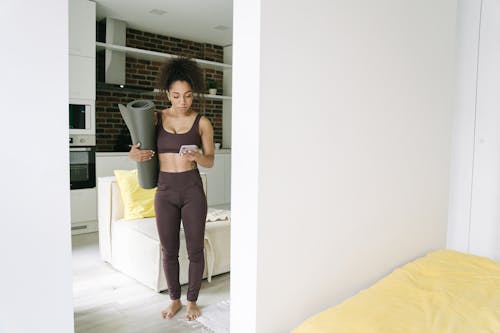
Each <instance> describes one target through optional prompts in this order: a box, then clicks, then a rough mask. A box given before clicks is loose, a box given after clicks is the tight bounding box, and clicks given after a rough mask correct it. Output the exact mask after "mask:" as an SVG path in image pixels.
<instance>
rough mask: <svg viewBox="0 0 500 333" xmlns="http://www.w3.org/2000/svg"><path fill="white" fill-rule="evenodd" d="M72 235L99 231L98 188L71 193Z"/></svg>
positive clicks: (72, 191)
mask: <svg viewBox="0 0 500 333" xmlns="http://www.w3.org/2000/svg"><path fill="white" fill-rule="evenodd" d="M70 205H71V230H72V234H79V233H85V232H94V231H97V195H96V188H95V187H94V188H88V189H79V190H71V191H70Z"/></svg>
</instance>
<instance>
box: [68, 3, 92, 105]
mask: <svg viewBox="0 0 500 333" xmlns="http://www.w3.org/2000/svg"><path fill="white" fill-rule="evenodd" d="M95 17H96V14H95V2H91V1H88V0H70V1H69V98H78V99H89V100H95V61H96V60H95V33H96V28H95Z"/></svg>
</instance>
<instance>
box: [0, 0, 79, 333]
mask: <svg viewBox="0 0 500 333" xmlns="http://www.w3.org/2000/svg"><path fill="white" fill-rule="evenodd" d="M67 6H68V5H67V2H66V1H58V0H47V1H43V2H36V1H29V2H26V1H14V0H8V1H2V4H1V5H0V31H2V32H5V33H3V34H2V45H3V50H2V52H1V55H0V66H1V70H0V72H1V73H2V79H1V81H0V82H1V83H0V91H1V95H2V106H1V109H2V110H1V114H2V120H1V121H0V142H2V145H3V147H2V154H1V157H0V159H1V171H2V181H1V183H2V186H1V197H2V205H1V209H2V223H1V225H2V230H1V232H0V262H1V263H2V266H1V267H2V273H1V275H0V295H1V296H0V332H9V333H21V332H22V333H24V332H26V333H28V332H29V333H31V332H55V333H59V332H64V333H67V332H72V331H73V307H72V285H71V232H70V218H69V216H70V212H69V159H68V157H69V151H68V120H67V119H68V118H67V113H68V111H67V110H68V106H67V98H68V68H67V67H68V23H67V20H68V13H67V12H68V8H67Z"/></svg>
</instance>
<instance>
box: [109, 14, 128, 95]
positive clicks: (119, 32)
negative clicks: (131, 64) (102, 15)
mask: <svg viewBox="0 0 500 333" xmlns="http://www.w3.org/2000/svg"><path fill="white" fill-rule="evenodd" d="M126 33H127V24H126V22H125V21H120V20H117V19H113V18H109V17H108V18H106V43H107V44H113V45H123V46H125V41H126ZM104 82H105V83H107V84H113V85H120V86H122V85H123V86H124V85H125V52H119V51H111V50H108V49H106V50H105V55H104Z"/></svg>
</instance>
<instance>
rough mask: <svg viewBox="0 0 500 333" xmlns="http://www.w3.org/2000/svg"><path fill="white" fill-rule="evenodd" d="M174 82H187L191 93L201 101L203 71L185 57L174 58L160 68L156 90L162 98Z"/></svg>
mask: <svg viewBox="0 0 500 333" xmlns="http://www.w3.org/2000/svg"><path fill="white" fill-rule="evenodd" d="M175 81H185V82H187V83H188V84H189V85H190V86H191V89H192V91H193V92H194V93H195V94H197V95H198V97H201V98H202V100H203V93H204V92H205V80H204V78H203V71H202V70H201V69H200V67H199V66H198V64H196V62H194V61H193V60H191V59H190V58H186V57H179V58H174V59H171V60H169V61H167V62H165V63H164V64H163V65H162V66H161V67H160V72H159V75H158V81H157V83H156V88H157V89H158V90H159V92H160V94H161V95H162V96H165V97H166V92H167V91H168V90H170V87H171V86H172V83H174V82H175Z"/></svg>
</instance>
